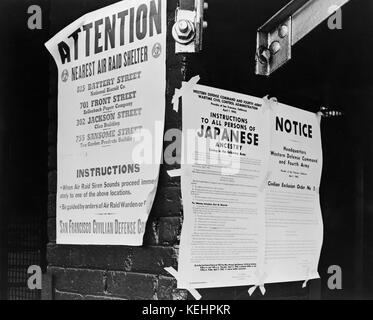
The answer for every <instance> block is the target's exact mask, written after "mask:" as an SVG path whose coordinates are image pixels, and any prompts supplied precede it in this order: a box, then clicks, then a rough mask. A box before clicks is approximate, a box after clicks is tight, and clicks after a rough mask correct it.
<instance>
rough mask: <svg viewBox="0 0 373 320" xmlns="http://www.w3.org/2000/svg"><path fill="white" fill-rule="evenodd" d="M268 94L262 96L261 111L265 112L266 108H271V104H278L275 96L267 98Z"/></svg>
mask: <svg viewBox="0 0 373 320" xmlns="http://www.w3.org/2000/svg"><path fill="white" fill-rule="evenodd" d="M268 97H269V96H268V95H266V96H265V97H263V98H262V99H263V113H265V112H266V111H267V110H273V105H274V104H276V105H277V104H278V100H277V98H275V97H272V98H268Z"/></svg>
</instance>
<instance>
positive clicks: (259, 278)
mask: <svg viewBox="0 0 373 320" xmlns="http://www.w3.org/2000/svg"><path fill="white" fill-rule="evenodd" d="M256 278H257V284H256V285H254V286H253V287H251V288H250V289H249V290H248V292H249V295H250V297H251V296H252V295H253V294H254V292H255V290H256V289H257V288H259V289H260V292H261V293H262V295H263V296H264V295H265V294H266V288H265V287H264V281H265V279H266V278H267V273H265V272H264V273H260V272H258V271H257V272H256Z"/></svg>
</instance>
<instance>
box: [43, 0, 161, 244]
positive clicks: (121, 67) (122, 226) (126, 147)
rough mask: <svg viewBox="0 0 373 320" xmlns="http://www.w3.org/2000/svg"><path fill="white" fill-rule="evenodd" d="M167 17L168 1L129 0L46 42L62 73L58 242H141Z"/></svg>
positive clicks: (154, 171)
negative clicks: (145, 153) (144, 154)
mask: <svg viewBox="0 0 373 320" xmlns="http://www.w3.org/2000/svg"><path fill="white" fill-rule="evenodd" d="M166 18H167V16H166V1H165V0H144V1H141V2H139V1H136V0H126V1H121V2H118V3H116V4H113V5H111V6H108V7H105V8H103V9H100V10H97V11H94V12H91V13H89V14H86V15H84V16H83V17H81V18H80V19H78V20H76V21H75V22H73V23H72V24H70V25H69V26H67V27H66V28H65V29H63V30H62V31H60V32H59V33H58V34H57V35H56V36H54V37H53V38H52V39H51V40H49V41H48V42H47V43H46V47H47V48H48V50H49V51H50V53H51V54H52V56H53V57H54V60H55V61H56V64H57V67H58V74H59V82H58V147H57V148H58V150H57V155H58V160H57V162H58V164H57V165H58V170H57V172H58V174H57V175H58V178H57V183H58V186H57V243H58V244H102V245H135V246H139V245H142V242H143V235H144V231H145V225H146V221H147V218H148V214H149V211H150V209H151V207H152V202H153V200H154V194H155V190H156V187H157V182H158V176H159V164H160V161H161V150H162V143H163V128H164V114H165V86H166V32H167V30H166ZM145 136H146V137H151V139H150V140H149V139H143V140H141V139H142V138H143V137H145ZM144 146H145V147H146V148H145V149H147V150H151V154H152V158H151V159H148V158H146V159H144V158H141V154H142V153H141V148H142V147H144ZM149 148H150V149H149Z"/></svg>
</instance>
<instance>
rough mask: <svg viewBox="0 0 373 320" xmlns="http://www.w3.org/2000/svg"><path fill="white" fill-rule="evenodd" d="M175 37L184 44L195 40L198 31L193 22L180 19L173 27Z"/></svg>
mask: <svg viewBox="0 0 373 320" xmlns="http://www.w3.org/2000/svg"><path fill="white" fill-rule="evenodd" d="M172 35H173V37H174V39H175V40H176V41H177V42H179V43H182V44H188V43H190V42H191V41H193V39H194V37H195V35H196V32H195V28H194V25H193V23H191V22H190V21H188V20H180V21H178V22H177V23H175V25H174V27H173V28H172Z"/></svg>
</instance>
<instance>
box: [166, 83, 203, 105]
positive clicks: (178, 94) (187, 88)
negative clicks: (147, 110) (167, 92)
mask: <svg viewBox="0 0 373 320" xmlns="http://www.w3.org/2000/svg"><path fill="white" fill-rule="evenodd" d="M200 79H201V78H200V76H195V77H193V78H191V79H190V80H189V81H183V83H182V85H181V88H180V89H175V94H174V97H173V98H172V104H173V106H174V111H176V112H178V111H179V99H180V97H182V96H183V95H184V94H185V93H186V92H188V91H190V90H191V89H192V88H193V86H195V85H196V84H197V83H198V81H199V80H200Z"/></svg>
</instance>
